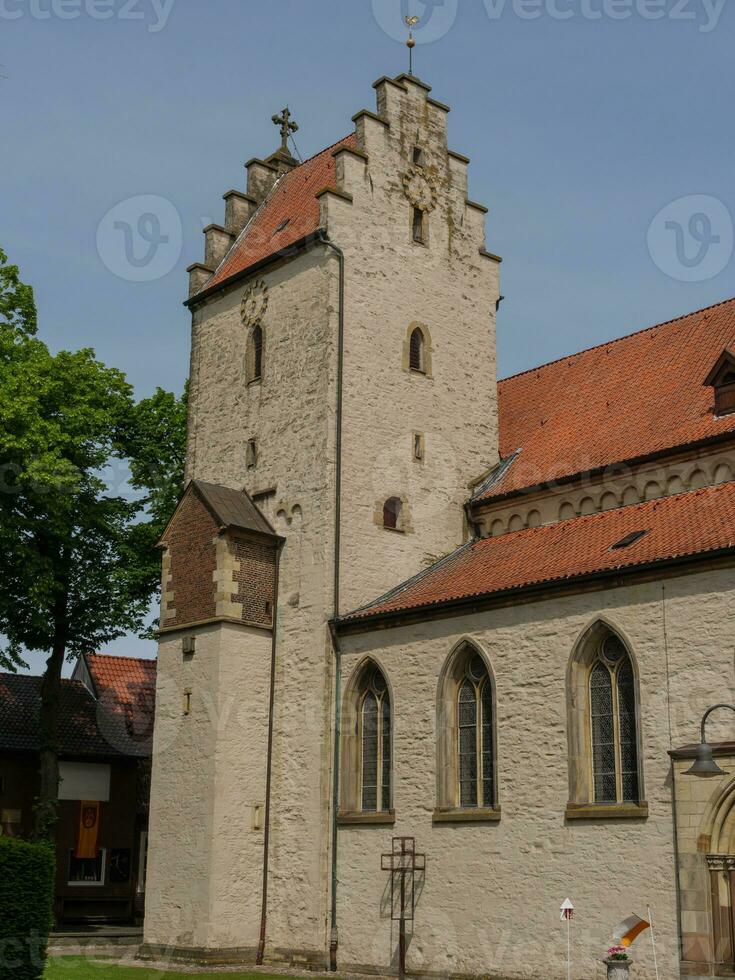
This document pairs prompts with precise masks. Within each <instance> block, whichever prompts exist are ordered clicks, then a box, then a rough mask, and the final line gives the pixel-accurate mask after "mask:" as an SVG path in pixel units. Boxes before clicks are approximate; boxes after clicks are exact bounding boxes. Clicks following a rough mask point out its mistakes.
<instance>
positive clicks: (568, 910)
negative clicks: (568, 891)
mask: <svg viewBox="0 0 735 980" xmlns="http://www.w3.org/2000/svg"><path fill="white" fill-rule="evenodd" d="M560 911H561V916H560V918H561V920H562V922H563V921H564V919H571V917H572V916H573V915H574V906H573V905H572V903H571V902H570V901H569V899H568V898H565V899H564V901H563V902H562V904H561V909H560Z"/></svg>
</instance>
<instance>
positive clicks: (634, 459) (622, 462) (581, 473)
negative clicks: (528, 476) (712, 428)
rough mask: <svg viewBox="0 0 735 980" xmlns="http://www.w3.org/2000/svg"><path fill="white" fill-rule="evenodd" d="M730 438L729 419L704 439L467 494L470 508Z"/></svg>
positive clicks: (734, 432) (732, 432)
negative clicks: (511, 486) (725, 427)
mask: <svg viewBox="0 0 735 980" xmlns="http://www.w3.org/2000/svg"><path fill="white" fill-rule="evenodd" d="M731 441H735V421H734V422H733V428H732V429H728V430H727V431H726V432H718V433H717V434H716V435H713V436H707V437H706V438H704V439H696V440H695V441H694V442H682V443H679V444H678V445H676V446H666V447H665V448H664V449H657V450H656V451H655V452H652V453H646V454H644V455H643V456H631V457H629V458H628V459H619V460H613V461H612V462H611V463H606V464H605V465H604V466H597V467H595V469H593V470H576V471H575V472H574V473H567V474H564V475H563V476H555V477H551V478H550V479H548V480H544V481H543V482H541V483H532V484H529V485H528V486H525V487H518V488H517V489H516V490H508V491H507V492H506V493H499V494H497V495H492V494H491V495H490V496H484V497H471V498H470V503H471V504H472V507H473V508H475V507H482V506H484V505H486V504H499V503H502V502H503V501H505V500H513V499H515V498H517V497H526V496H527V495H528V494H530V493H537V492H539V491H542V490H548V488H549V486H550V485H552V484H553V485H555V486H560V485H566V484H568V483H574V482H576V481H577V480H580V479H582V478H583V477H597V476H601V475H602V474H603V473H607V472H609V471H610V470H613V469H615V468H617V467H619V466H640V465H641V464H642V463H651V462H654V461H655V460H659V459H665V458H666V457H667V456H672V455H674V454H675V453H681V452H685V451H687V450H697V449H706V448H707V447H708V446H713V445H717V444H719V443H721V442H731ZM521 448H522V447H519V448H518V449H516V450H514V453H517V452H519V451H520V449H521ZM512 457H513V453H511V455H510V456H508V459H511V458H512ZM506 472H507V471H506ZM503 475H505V474H503Z"/></svg>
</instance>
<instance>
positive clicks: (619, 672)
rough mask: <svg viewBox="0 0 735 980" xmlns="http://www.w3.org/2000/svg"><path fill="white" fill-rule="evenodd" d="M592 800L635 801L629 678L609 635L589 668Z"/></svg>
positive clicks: (624, 655) (622, 652)
mask: <svg viewBox="0 0 735 980" xmlns="http://www.w3.org/2000/svg"><path fill="white" fill-rule="evenodd" d="M590 726H591V743H592V779H593V793H594V802H595V803H637V802H638V744H637V736H636V704H635V680H634V677H633V668H632V667H631V663H630V657H629V656H628V652H627V650H626V649H625V646H624V645H623V642H622V641H621V640H620V639H619V638H618V637H617V636H615V634H614V633H611V634H609V635H608V636H606V637H605V639H604V640H603V641H602V643H601V644H600V649H599V653H598V656H597V659H596V661H595V664H594V666H593V667H592V670H591V671H590Z"/></svg>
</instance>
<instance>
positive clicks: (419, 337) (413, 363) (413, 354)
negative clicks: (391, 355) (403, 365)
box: [408, 327, 426, 374]
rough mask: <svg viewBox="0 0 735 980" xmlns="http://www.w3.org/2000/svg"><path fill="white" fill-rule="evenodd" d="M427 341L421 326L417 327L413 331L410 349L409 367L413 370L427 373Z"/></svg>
mask: <svg viewBox="0 0 735 980" xmlns="http://www.w3.org/2000/svg"><path fill="white" fill-rule="evenodd" d="M425 347H426V342H425V340H424V334H423V331H422V330H421V328H420V327H415V328H414V330H413V332H412V333H411V343H410V350H409V362H408V363H409V367H410V368H411V370H412V371H418V372H419V374H426V353H425Z"/></svg>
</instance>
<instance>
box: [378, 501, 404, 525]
mask: <svg viewBox="0 0 735 980" xmlns="http://www.w3.org/2000/svg"><path fill="white" fill-rule="evenodd" d="M402 509H403V507H402V504H401V501H400V499H399V498H398V497H389V498H388V499H387V500H386V502H385V503H384V504H383V527H387V528H390V529H391V530H394V531H397V530H400V527H401V511H402Z"/></svg>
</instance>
